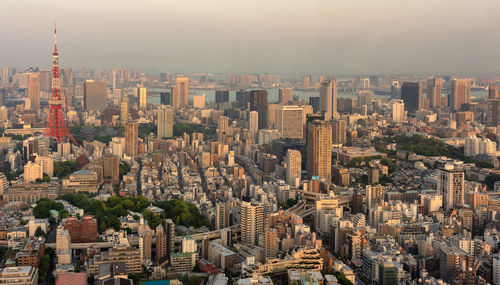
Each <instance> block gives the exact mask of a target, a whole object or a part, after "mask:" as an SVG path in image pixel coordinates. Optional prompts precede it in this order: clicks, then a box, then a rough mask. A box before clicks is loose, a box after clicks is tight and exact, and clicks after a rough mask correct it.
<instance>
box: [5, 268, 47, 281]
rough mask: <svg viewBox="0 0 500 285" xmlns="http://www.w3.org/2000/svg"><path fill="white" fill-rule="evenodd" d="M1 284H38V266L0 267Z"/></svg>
mask: <svg viewBox="0 0 500 285" xmlns="http://www.w3.org/2000/svg"><path fill="white" fill-rule="evenodd" d="M0 284H15V285H37V284H38V268H35V267H32V266H17V267H5V268H0Z"/></svg>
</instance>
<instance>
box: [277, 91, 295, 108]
mask: <svg viewBox="0 0 500 285" xmlns="http://www.w3.org/2000/svg"><path fill="white" fill-rule="evenodd" d="M278 90H279V91H278V92H279V93H278V96H279V102H280V104H282V105H288V103H289V102H290V101H292V88H285V87H283V88H280V89H278Z"/></svg>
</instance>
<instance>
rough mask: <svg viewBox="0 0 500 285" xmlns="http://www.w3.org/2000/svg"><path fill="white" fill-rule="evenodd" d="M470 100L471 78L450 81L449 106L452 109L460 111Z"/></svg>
mask: <svg viewBox="0 0 500 285" xmlns="http://www.w3.org/2000/svg"><path fill="white" fill-rule="evenodd" d="M469 102H470V80H469V79H456V78H455V79H453V80H451V82H450V101H449V104H448V105H449V106H450V107H451V109H452V110H455V111H458V110H460V108H462V104H465V103H469Z"/></svg>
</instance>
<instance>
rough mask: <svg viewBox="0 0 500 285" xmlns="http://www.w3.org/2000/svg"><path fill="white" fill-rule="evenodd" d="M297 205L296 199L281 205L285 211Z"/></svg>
mask: <svg viewBox="0 0 500 285" xmlns="http://www.w3.org/2000/svg"><path fill="white" fill-rule="evenodd" d="M295 204H297V200H295V199H288V200H286V202H285V203H281V208H282V209H283V210H286V209H288V208H291V207H293V206H295Z"/></svg>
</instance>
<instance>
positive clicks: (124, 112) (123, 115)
mask: <svg viewBox="0 0 500 285" xmlns="http://www.w3.org/2000/svg"><path fill="white" fill-rule="evenodd" d="M128 100H129V99H128V97H123V98H122V101H121V102H120V122H121V124H122V126H125V124H126V123H127V122H128Z"/></svg>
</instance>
